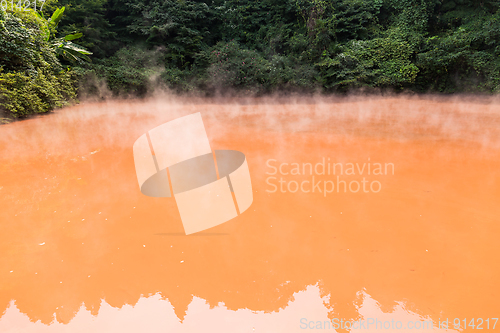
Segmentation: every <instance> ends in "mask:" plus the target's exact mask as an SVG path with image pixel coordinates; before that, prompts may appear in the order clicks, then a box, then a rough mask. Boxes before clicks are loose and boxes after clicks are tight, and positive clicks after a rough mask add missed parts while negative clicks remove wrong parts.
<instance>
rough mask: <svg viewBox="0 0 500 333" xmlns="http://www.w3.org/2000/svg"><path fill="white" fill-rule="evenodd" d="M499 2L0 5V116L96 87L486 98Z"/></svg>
mask: <svg viewBox="0 0 500 333" xmlns="http://www.w3.org/2000/svg"><path fill="white" fill-rule="evenodd" d="M37 4H38V7H37V8H36V10H35V8H34V7H35V6H36V5H37ZM42 5H43V7H42ZM28 6H29V8H30V9H28ZM63 7H64V11H62V8H63ZM499 7H500V1H499V0H329V1H328V0H260V1H258V0H225V1H224V0H205V1H204V0H55V1H54V0H52V1H51V0H47V1H46V2H45V3H44V2H42V1H38V2H36V1H35V0H33V1H32V2H31V4H30V1H18V0H14V1H13V0H8V1H7V0H3V1H2V2H1V9H0V109H1V110H2V111H3V113H4V116H5V117H11V118H19V117H24V116H26V115H28V114H33V113H42V112H47V111H50V110H52V109H54V108H57V107H61V106H63V105H66V104H67V103H69V102H71V101H75V100H78V98H82V96H83V95H85V96H100V94H102V90H103V87H104V88H106V89H105V90H107V91H110V92H111V93H112V94H114V95H115V96H138V97H141V96H147V95H148V94H149V93H151V92H152V91H153V89H158V87H160V88H161V87H164V88H169V89H171V90H173V91H175V92H177V93H198V94H205V95H208V96H209V95H213V94H217V93H224V92H226V93H227V92H230V93H232V94H238V93H242V94H243V93H244V94H245V95H248V94H252V95H260V94H268V93H275V92H301V93H312V92H315V93H345V92H349V91H352V90H357V89H364V90H365V91H371V90H373V91H374V90H375V89H376V90H382V91H391V92H394V91H396V92H397V91H413V92H418V93H429V92H439V93H489V94H492V93H498V91H499V90H500V58H499V55H500V43H499V42H500V12H499V10H498V9H499ZM58 9H59V12H57V10H58ZM55 12H56V13H55ZM80 33H81V34H82V35H80ZM85 50H88V52H87V51H85Z"/></svg>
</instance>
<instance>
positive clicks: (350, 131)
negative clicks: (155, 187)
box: [0, 98, 500, 329]
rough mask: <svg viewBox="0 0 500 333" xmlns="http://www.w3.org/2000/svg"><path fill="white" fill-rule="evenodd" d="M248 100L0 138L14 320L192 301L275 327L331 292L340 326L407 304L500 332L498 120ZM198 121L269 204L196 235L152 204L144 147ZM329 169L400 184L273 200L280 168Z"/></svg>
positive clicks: (3, 236) (423, 109)
mask: <svg viewBox="0 0 500 333" xmlns="http://www.w3.org/2000/svg"><path fill="white" fill-rule="evenodd" d="M240 102H242V101H217V100H201V101H200V100H173V99H169V100H167V99H164V100H162V99H160V100H151V101H142V102H120V101H117V102H107V103H96V104H90V103H88V104H81V105H78V106H74V107H71V108H67V109H64V110H60V111H58V112H56V113H54V114H51V115H47V116H44V117H39V118H35V119H30V120H26V121H21V122H16V123H12V124H8V125H4V126H1V127H0V255H1V258H2V260H1V261H0V308H1V309H0V313H1V312H2V311H3V310H5V309H7V308H8V306H9V304H10V303H11V301H13V300H14V301H15V305H16V306H17V308H18V309H19V310H20V311H21V312H22V313H24V314H26V315H27V316H28V317H29V318H30V320H31V321H37V320H40V321H41V322H42V323H46V324H49V323H51V322H52V321H53V318H54V314H55V316H56V320H57V321H58V322H61V323H68V322H70V321H71V319H72V318H73V317H74V316H75V314H76V312H77V311H78V310H79V309H80V306H81V305H82V303H83V304H84V305H85V307H86V308H87V309H88V310H90V311H91V313H92V314H95V315H97V314H98V312H99V308H100V305H101V301H102V300H105V301H106V302H107V303H108V304H109V305H111V306H113V307H122V306H123V305H125V304H131V305H134V304H136V303H137V302H138V300H139V299H140V298H141V297H147V296H150V295H154V294H159V295H161V297H162V298H165V299H168V300H169V302H170V303H171V304H172V305H173V306H174V310H175V313H176V315H177V317H178V318H180V319H183V318H184V316H185V314H186V310H187V307H188V305H189V304H190V303H191V301H192V299H193V297H194V296H195V297H199V298H202V299H204V300H206V301H207V302H208V303H209V304H210V305H211V306H216V305H217V304H219V302H223V303H224V304H225V306H226V307H227V308H228V309H229V310H237V309H250V310H253V311H266V312H271V311H278V310H280V309H282V308H285V307H286V306H287V304H289V302H290V301H291V299H292V295H293V293H294V292H298V291H300V290H304V289H305V288H306V287H307V286H309V285H315V284H318V286H319V288H320V290H321V294H322V295H329V296H330V298H329V302H328V304H326V306H327V307H328V309H329V317H330V318H334V317H338V318H358V317H359V313H358V309H357V306H358V305H359V304H360V299H359V292H360V291H365V292H366V293H367V294H369V295H371V297H373V299H376V300H377V301H378V302H379V303H380V306H381V308H382V310H384V311H391V309H392V308H393V306H394V305H395V304H396V302H404V303H405V306H406V308H407V309H409V310H411V311H413V312H415V313H418V314H421V315H424V316H429V317H430V318H432V320H434V321H435V322H437V321H438V320H439V318H444V317H448V318H484V319H486V318H492V317H496V318H498V317H499V312H500V306H499V305H498V298H499V296H500V294H499V292H500V287H499V282H500V261H499V260H498V255H499V254H500V242H499V236H500V224H499V222H500V204H499V199H500V155H499V152H500V105H499V104H496V103H494V102H489V101H481V100H480V101H465V100H460V101H453V100H447V101H439V100H431V99H411V98H399V99H396V98H386V99H382V98H371V99H369V98H365V99H358V100H354V99H346V100H339V101H335V100H326V99H323V100H316V101H312V100H300V99H297V100H293V101H287V100H282V101H279V102H269V101H265V100H258V99H257V100H246V101H243V103H240ZM194 112H201V114H202V117H203V120H204V123H205V128H206V131H207V134H208V137H209V140H210V143H211V148H212V149H213V150H215V149H234V150H239V151H242V152H244V153H245V154H246V157H247V160H248V164H249V169H250V174H251V177H252V185H253V191H254V202H253V204H252V206H251V207H250V208H249V210H248V211H246V212H245V213H243V214H242V215H241V216H239V217H238V218H236V219H233V220H231V221H229V222H227V223H225V224H222V225H220V226H217V227H215V228H212V229H209V230H207V231H204V232H201V233H198V234H194V235H190V236H185V235H184V232H183V227H182V223H181V220H180V216H179V213H178V211H177V208H176V204H175V200H174V199H173V198H161V199H160V198H150V197H146V196H144V195H142V194H141V192H140V190H139V188H138V185H137V179H136V176H135V170H134V160H133V154H132V145H133V143H134V141H135V140H136V139H137V138H138V137H139V136H140V135H142V134H143V133H145V132H146V131H148V130H149V129H151V128H153V127H155V126H158V125H160V124H162V123H164V122H167V121H169V120H173V119H175V118H177V117H180V116H182V115H187V114H190V113H194ZM323 158H325V160H328V158H329V159H330V162H331V163H334V162H337V163H343V164H344V165H345V164H346V163H358V164H359V165H362V164H363V163H372V165H373V164H374V163H382V164H385V163H392V164H393V165H394V174H392V172H389V173H388V174H386V175H373V174H370V175H366V174H363V175H359V172H357V174H356V175H342V177H341V180H344V181H346V182H347V183H349V182H350V181H353V180H355V181H361V180H362V178H363V177H366V179H367V180H368V181H370V182H372V181H378V182H379V183H380V185H381V190H380V191H379V192H378V193H373V192H369V193H363V192H362V191H359V192H357V193H352V192H349V191H347V193H344V192H343V191H342V190H341V191H340V192H336V191H334V192H333V193H330V194H328V195H326V196H325V195H324V193H318V192H317V191H316V192H315V193H304V192H302V191H300V190H299V191H297V192H296V193H290V192H289V191H288V190H287V192H286V193H280V191H279V190H278V191H277V192H276V193H269V191H272V190H273V189H274V188H273V187H272V186H270V185H268V184H267V183H266V181H267V182H269V181H270V180H269V179H268V177H271V175H269V174H268V173H271V172H272V171H273V170H272V169H271V168H270V167H268V166H267V165H266V163H271V164H272V165H279V164H281V163H289V164H290V163H299V165H301V166H302V164H303V163H311V164H312V165H313V166H314V165H315V164H316V163H318V162H322V160H323ZM269 160H273V161H272V162H268V161H269ZM344 167H345V166H344ZM372 167H373V166H372ZM290 169H291V168H290V166H285V168H284V169H283V171H285V172H286V171H290ZM274 177H278V178H279V177H283V178H284V180H286V181H287V182H290V181H297V182H298V184H300V183H301V182H302V181H304V180H308V181H310V180H311V175H309V174H307V175H296V176H291V175H279V174H278V175H274ZM329 179H336V178H335V177H333V176H328V175H327V176H322V175H317V174H316V175H315V181H319V180H321V181H323V182H324V181H325V180H329ZM271 182H273V181H272V180H271ZM275 183H276V184H278V186H279V183H277V182H275ZM292 189H293V186H292ZM307 189H309V188H307ZM0 321H1V319H0ZM498 328H500V324H499V325H498V327H497V329H498Z"/></svg>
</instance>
